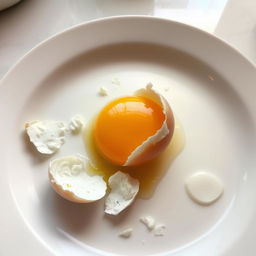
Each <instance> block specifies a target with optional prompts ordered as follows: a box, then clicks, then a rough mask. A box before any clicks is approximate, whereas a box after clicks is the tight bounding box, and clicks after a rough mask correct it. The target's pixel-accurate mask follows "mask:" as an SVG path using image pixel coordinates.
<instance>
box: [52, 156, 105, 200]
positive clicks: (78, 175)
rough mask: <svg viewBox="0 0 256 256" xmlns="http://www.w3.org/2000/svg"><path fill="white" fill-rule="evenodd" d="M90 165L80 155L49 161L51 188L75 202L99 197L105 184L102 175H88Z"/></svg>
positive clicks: (103, 194) (103, 192) (103, 191)
mask: <svg viewBox="0 0 256 256" xmlns="http://www.w3.org/2000/svg"><path fill="white" fill-rule="evenodd" d="M90 165H91V164H90V162H89V160H88V159H86V158H84V157H82V156H66V157H61V158H57V159H55V160H53V161H51V162H50V164H49V170H48V174H49V180H50V183H51V185H52V187H53V189H54V190H55V191H56V192H57V193H58V194H59V195H60V196H62V197H63V198H65V199H67V200H69V201H72V202H76V203H89V202H93V201H96V200H99V199H101V198H102V197H104V196H105V193H106V189H107V186H106V183H105V181H104V180H103V178H102V176H99V175H90V173H89V170H90V168H91V166H90Z"/></svg>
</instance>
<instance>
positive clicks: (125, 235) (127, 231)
mask: <svg viewBox="0 0 256 256" xmlns="http://www.w3.org/2000/svg"><path fill="white" fill-rule="evenodd" d="M132 232H133V229H132V228H126V229H124V230H123V231H121V232H120V233H119V236H120V237H123V238H129V237H130V236H131V235H132Z"/></svg>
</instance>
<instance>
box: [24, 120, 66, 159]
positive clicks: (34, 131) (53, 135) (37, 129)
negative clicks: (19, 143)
mask: <svg viewBox="0 0 256 256" xmlns="http://www.w3.org/2000/svg"><path fill="white" fill-rule="evenodd" d="M25 128H26V131H27V134H28V136H29V140H30V141H31V142H32V143H33V144H34V146H35V147H36V149H37V150H38V152H40V153H42V154H48V155H50V154H53V153H55V152H56V151H57V150H59V149H60V147H61V146H62V145H63V144H64V142H65V136H66V132H67V127H66V125H65V123H63V122H61V121H54V120H43V121H32V122H28V123H26V124H25Z"/></svg>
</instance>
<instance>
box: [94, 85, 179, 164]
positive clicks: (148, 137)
mask: <svg viewBox="0 0 256 256" xmlns="http://www.w3.org/2000/svg"><path fill="white" fill-rule="evenodd" d="M173 131H174V117H173V113H172V110H171V108H170V106H169V104H168V102H167V101H166V100H165V99H164V97H163V96H162V95H160V94H159V93H157V92H156V91H155V90H154V89H153V88H152V84H148V85H147V86H146V88H145V89H140V90H138V91H136V92H135V94H134V95H133V96H129V97H122V98H118V99H116V100H114V101H112V102H110V103H109V104H108V105H106V106H105V107H104V108H103V109H102V111H101V112H100V113H99V115H98V118H97V120H96V124H95V129H94V140H95V145H96V147H97V149H98V151H99V152H100V153H101V154H102V155H103V157H104V158H106V159H108V160H109V161H110V162H112V163H114V164H116V165H120V166H134V165H139V164H142V163H145V162H147V161H149V160H152V159H153V158H155V157H157V156H158V155H159V154H160V153H161V152H162V151H163V150H164V149H165V148H166V147H167V146H168V144H169V143H170V141H171V138H172V135H173Z"/></svg>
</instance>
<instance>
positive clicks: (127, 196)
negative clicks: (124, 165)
mask: <svg viewBox="0 0 256 256" xmlns="http://www.w3.org/2000/svg"><path fill="white" fill-rule="evenodd" d="M108 185H109V187H110V188H111V192H110V194H109V195H108V196H107V198H106V201H105V213H107V214H111V215H117V214H119V213H120V212H121V211H123V210H124V209H125V208H127V207H128V206H129V205H131V203H132V202H133V201H134V199H135V197H136V195H137V193H138V191H139V181H138V180H137V179H134V178H132V177H131V176H130V175H129V174H127V173H123V172H120V171H118V172H116V173H115V174H114V175H112V176H110V178H109V180H108Z"/></svg>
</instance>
